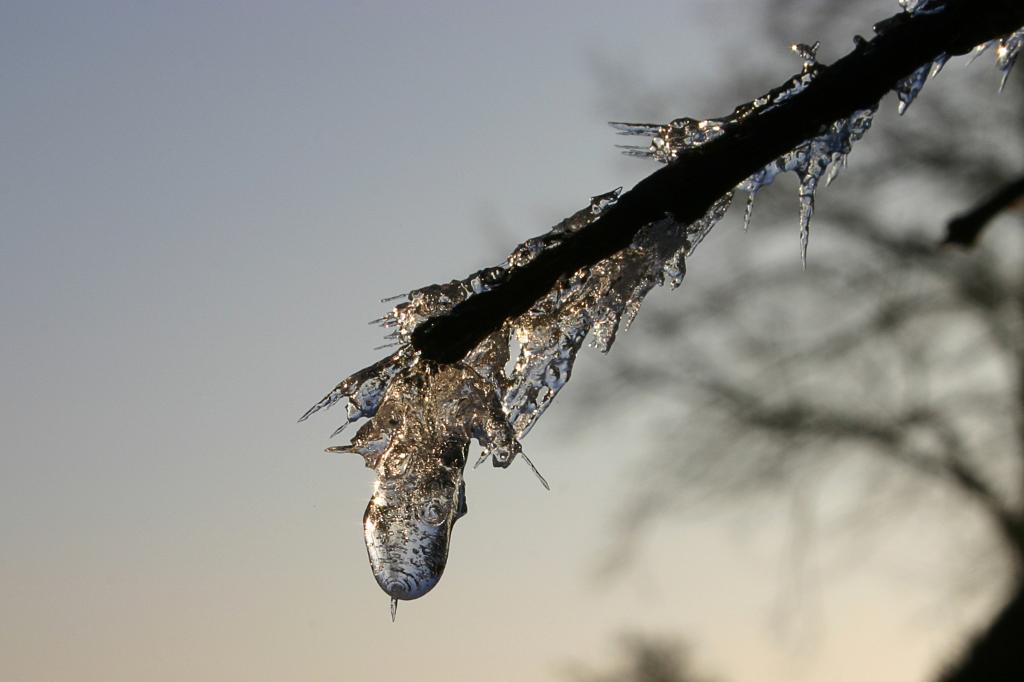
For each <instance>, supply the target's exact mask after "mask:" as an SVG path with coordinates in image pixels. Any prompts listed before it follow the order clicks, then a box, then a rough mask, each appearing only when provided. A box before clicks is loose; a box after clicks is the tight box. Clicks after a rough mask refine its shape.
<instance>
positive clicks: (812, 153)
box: [611, 43, 931, 266]
mask: <svg viewBox="0 0 1024 682" xmlns="http://www.w3.org/2000/svg"><path fill="white" fill-rule="evenodd" d="M819 46H820V44H819V43H814V44H813V45H806V44H803V43H796V44H794V45H791V46H790V49H791V50H792V51H793V52H794V53H795V54H796V55H797V56H798V57H799V58H800V59H801V60H802V61H803V68H802V70H801V72H800V73H799V74H797V75H795V76H793V77H792V78H790V79H789V81H788V82H787V83H786V84H785V85H784V86H782V87H780V88H776V89H775V90H772V91H771V92H769V93H767V94H766V95H764V96H762V97H759V98H757V99H755V100H753V101H751V102H748V103H746V104H743V105H741V106H739V107H737V108H736V109H735V110H734V111H733V112H732V114H730V115H729V116H727V117H724V118H717V119H707V120H703V121H697V120H695V119H692V118H677V119H675V120H674V121H672V122H671V123H669V124H667V125H659V124H656V123H621V122H614V123H612V124H611V125H612V127H613V128H615V129H616V130H617V131H618V132H619V134H621V135H647V134H651V133H653V135H654V137H653V138H652V140H651V142H650V144H649V145H647V146H641V145H633V146H625V147H624V150H625V152H624V153H626V154H628V155H630V156H643V157H648V158H652V159H655V160H657V161H661V162H662V163H671V162H673V161H676V160H677V159H678V158H679V157H680V155H683V154H685V153H686V152H687V151H689V150H691V149H694V148H696V147H699V146H701V145H704V144H706V143H707V142H709V141H711V140H713V139H715V138H717V137H720V136H721V135H724V134H725V133H726V132H727V131H728V130H730V129H731V128H734V127H736V126H738V125H739V124H740V123H742V122H743V121H744V120H745V119H746V118H748V117H750V116H756V115H758V114H759V113H762V112H764V111H768V110H770V109H772V108H773V107H774V106H776V105H777V104H779V103H780V102H783V101H785V100H787V99H789V98H790V97H792V96H793V95H795V94H797V93H799V92H801V91H802V90H804V89H805V88H806V87H807V86H808V85H809V84H810V83H811V82H812V81H813V79H814V77H815V75H816V74H817V73H818V71H819V69H820V68H821V67H820V65H819V64H818V61H817V52H818V48H819ZM930 68H931V64H930V63H929V64H927V65H925V66H923V67H922V69H923V74H924V76H927V75H928V71H929V69H930ZM919 71H920V69H919ZM915 73H916V72H915ZM917 90H920V86H918V87H917ZM914 94H915V95H916V90H915V92H914ZM911 99H912V97H911ZM876 111H877V105H876V106H874V107H871V108H868V109H862V110H859V111H856V112H854V114H853V115H852V116H850V117H848V118H844V119H840V120H838V121H836V122H834V123H833V124H832V125H831V126H829V128H828V129H827V130H826V131H825V132H824V133H822V134H821V135H818V136H817V137H813V138H811V139H809V140H807V141H805V142H803V143H802V144H800V145H797V146H796V147H794V148H793V150H792V151H790V152H788V153H787V154H784V155H783V156H781V157H779V158H778V159H776V160H775V161H773V162H772V163H770V164H768V165H767V166H765V167H764V168H762V169H761V170H759V171H757V172H756V173H754V174H753V175H751V176H750V177H749V178H747V179H746V180H744V181H743V182H741V183H740V184H739V186H738V189H741V190H743V191H745V192H747V204H746V209H745V210H744V215H743V227H744V229H747V228H748V227H749V225H750V218H751V215H752V213H753V206H754V197H755V196H756V195H757V193H758V191H759V190H760V189H761V188H762V187H764V186H766V185H769V184H771V182H772V181H773V180H774V179H775V177H776V176H777V175H778V174H779V173H785V172H792V173H796V175H797V176H798V177H799V179H800V187H799V191H798V196H799V202H800V204H799V205H800V212H799V228H800V232H799V234H800V259H801V262H802V263H803V264H804V265H805V266H806V263H807V244H808V241H809V237H810V223H811V216H813V214H814V195H815V192H816V191H817V189H818V185H819V184H820V182H821V180H822V178H825V179H826V182H827V183H831V182H832V180H834V179H835V177H836V175H837V174H838V172H839V169H840V168H841V167H842V166H844V165H845V163H846V158H847V155H849V153H850V151H851V150H852V148H853V144H854V143H855V142H857V141H858V140H860V139H861V138H862V137H863V136H864V134H865V133H866V132H867V130H868V128H870V127H871V122H872V120H873V118H874V115H875V112H876ZM726 208H728V204H726ZM698 222H700V221H698ZM711 224H712V225H713V224H714V221H712V223H711ZM695 225H696V224H695ZM692 231H693V232H695V233H700V230H692ZM701 238H703V234H701V235H700V236H699V237H697V238H696V239H695V241H694V245H696V243H699V241H700V239H701Z"/></svg>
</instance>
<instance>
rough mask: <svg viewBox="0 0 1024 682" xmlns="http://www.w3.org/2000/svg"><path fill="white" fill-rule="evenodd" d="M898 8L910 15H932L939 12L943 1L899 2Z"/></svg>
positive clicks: (906, 0) (908, 0) (902, 0)
mask: <svg viewBox="0 0 1024 682" xmlns="http://www.w3.org/2000/svg"><path fill="white" fill-rule="evenodd" d="M899 3H900V7H902V8H903V11H904V12H908V13H910V14H934V13H935V12H941V11H942V9H943V3H944V0H899Z"/></svg>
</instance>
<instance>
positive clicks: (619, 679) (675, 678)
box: [568, 635, 716, 682]
mask: <svg viewBox="0 0 1024 682" xmlns="http://www.w3.org/2000/svg"><path fill="white" fill-rule="evenodd" d="M619 645H620V646H619V648H620V653H621V657H620V660H619V662H618V664H617V665H616V666H614V667H613V668H612V669H611V670H609V671H606V672H597V671H594V670H592V669H589V668H586V667H583V666H575V667H574V669H572V670H570V671H569V673H570V674H569V676H568V679H570V680H572V681H573V682H716V681H715V679H714V678H709V677H705V676H703V675H700V674H698V673H696V672H695V671H694V667H693V665H692V664H691V662H690V659H689V656H688V651H687V649H686V646H685V645H684V644H683V643H681V642H679V641H676V640H673V639H664V638H656V637H650V636H647V635H633V636H627V637H623V638H622V639H621V640H620V642H619Z"/></svg>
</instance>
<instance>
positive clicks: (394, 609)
mask: <svg viewBox="0 0 1024 682" xmlns="http://www.w3.org/2000/svg"><path fill="white" fill-rule="evenodd" d="M396 615H398V597H392V598H391V622H392V623H394V622H395V616H396Z"/></svg>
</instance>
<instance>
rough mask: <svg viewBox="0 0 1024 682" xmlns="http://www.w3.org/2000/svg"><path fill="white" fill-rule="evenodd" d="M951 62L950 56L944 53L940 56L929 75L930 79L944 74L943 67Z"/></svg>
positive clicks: (933, 63)
mask: <svg viewBox="0 0 1024 682" xmlns="http://www.w3.org/2000/svg"><path fill="white" fill-rule="evenodd" d="M948 61H949V55H948V54H946V53H945V52H943V53H942V54H940V55H939V56H938V57H937V58H936V59H935V61H934V62H932V69H931V71H930V72H929V73H928V78H935V77H936V76H938V75H939V74H940V73H941V72H942V67H944V66H945V65H946V62H948Z"/></svg>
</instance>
